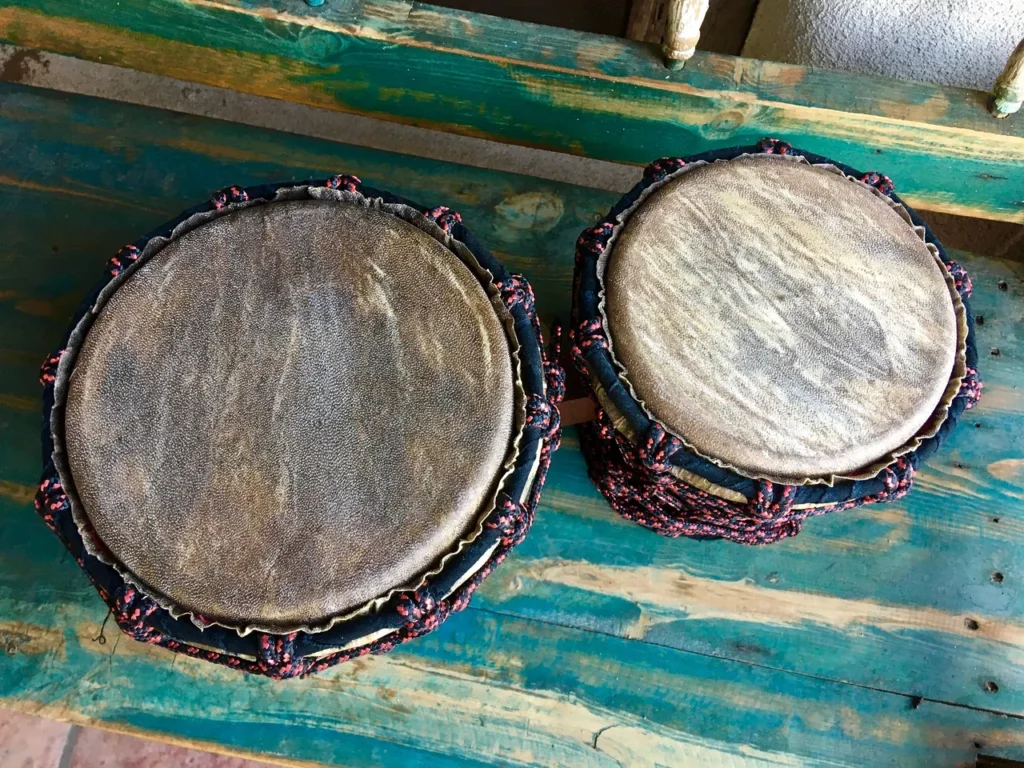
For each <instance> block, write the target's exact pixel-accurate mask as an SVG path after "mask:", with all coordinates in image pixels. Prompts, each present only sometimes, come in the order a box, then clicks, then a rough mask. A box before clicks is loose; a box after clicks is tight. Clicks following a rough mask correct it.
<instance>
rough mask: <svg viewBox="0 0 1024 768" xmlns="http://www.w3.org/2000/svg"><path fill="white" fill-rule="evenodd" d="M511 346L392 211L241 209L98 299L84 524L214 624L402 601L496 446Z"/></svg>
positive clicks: (451, 539)
mask: <svg viewBox="0 0 1024 768" xmlns="http://www.w3.org/2000/svg"><path fill="white" fill-rule="evenodd" d="M513 414H514V394H513V372H512V364H511V353H510V349H509V342H508V340H507V338H506V336H505V332H504V329H503V327H502V325H501V323H500V321H499V319H498V316H497V314H496V312H495V310H494V308H493V307H492V305H491V304H490V303H489V299H488V297H487V296H486V294H485V292H484V290H483V289H482V287H481V286H480V284H479V282H478V280H477V279H476V277H475V276H474V275H473V274H472V273H471V272H470V270H469V269H468V268H467V267H466V266H465V265H464V264H463V263H462V262H461V261H459V259H458V258H457V257H456V256H455V255H454V254H453V253H451V252H450V251H449V250H448V249H446V248H445V247H444V246H442V245H441V244H440V243H439V242H437V241H436V240H435V239H433V238H432V237H430V236H429V235H427V234H426V233H424V232H422V231H420V230H419V229H417V228H415V227H414V226H412V225H410V224H408V223H406V222H405V221H402V220H400V219H398V218H397V217H395V216H393V215H390V214H388V213H385V212H382V211H378V210H369V209H365V208H360V207H355V206H350V205H345V204H338V203H330V202H316V201H304V202H290V203H275V204H273V205H263V206H254V207H250V208H247V209H245V210H243V211H239V212H235V213H232V214H230V215H228V216H225V217H222V218H219V219H216V220H214V221H212V222H209V223H207V224H205V225H202V226H201V227H199V228H197V229H195V230H193V231H192V232H190V233H188V234H186V235H184V236H182V237H181V238H180V239H178V240H175V241H173V242H172V243H170V244H169V245H168V246H167V247H165V248H164V249H163V250H162V251H160V252H159V253H157V254H156V255H155V256H154V257H153V259H151V260H150V261H149V262H147V263H146V264H145V265H143V266H142V267H141V268H140V269H139V270H138V271H137V272H136V274H134V275H133V276H132V277H131V278H130V279H129V280H128V281H127V282H126V283H125V284H124V285H122V286H121V287H120V288H119V289H118V290H117V291H116V292H115V293H114V295H113V296H112V298H111V300H110V301H109V302H108V304H107V305H106V306H105V307H104V308H103V310H102V312H101V314H100V316H99V318H98V319H97V321H96V322H95V324H94V325H93V327H92V328H91V330H90V331H89V334H88V336H87V338H86V341H85V344H84V346H83V348H82V351H81V353H80V355H79V357H78V360H77V363H76V368H75V370H74V373H73V374H72V378H71V384H70V390H69V394H68V401H67V417H66V430H67V432H66V434H67V447H68V456H69V460H70V465H71V469H72V474H73V477H74V478H75V483H76V487H77V491H78V494H79V497H80V499H81V502H82V504H83V506H84V509H85V511H86V513H87V514H88V517H89V519H90V521H91V522H92V524H93V525H94V527H95V529H96V531H97V532H98V534H99V535H100V537H101V538H102V539H103V541H104V543H105V544H106V545H107V546H108V547H109V548H110V549H111V551H112V552H113V554H114V555H115V556H116V557H117V558H118V559H119V560H120V561H121V562H122V563H123V564H124V565H125V566H126V567H127V568H128V569H129V570H130V571H131V572H132V573H133V574H134V575H135V576H136V577H137V578H138V579H139V580H141V581H142V582H143V583H144V584H145V585H147V586H148V587H150V588H151V589H153V590H155V591H157V592H158V593H160V594H162V595H164V596H165V597H168V598H170V599H171V600H172V601H174V602H175V603H177V604H178V605H180V606H182V607H184V608H187V609H189V610H192V611H194V612H196V613H198V614H200V615H203V616H205V617H208V618H221V619H227V620H231V621H235V622H245V623H248V622H253V623H261V624H266V625H278V624H292V623H305V622H313V621H316V620H318V619H321V618H323V617H327V616H330V615H334V614H337V613H339V612H342V611H345V610H347V609H350V608H353V607H357V606H359V605H361V604H362V603H365V602H366V601H367V600H370V599H372V598H374V597H377V596H380V595H381V594H382V593H385V592H386V591H387V590H389V589H391V588H394V587H402V586H407V582H409V581H410V580H412V579H414V578H415V577H418V576H419V575H420V574H421V573H423V572H424V571H425V570H426V569H428V568H429V567H430V566H432V565H434V564H435V561H436V560H437V559H438V558H439V557H440V556H441V555H443V554H445V553H447V552H448V551H449V550H450V549H451V548H452V547H453V546H454V545H455V543H456V542H457V541H458V539H459V538H460V537H461V536H462V535H463V534H464V533H466V532H467V530H468V529H469V528H470V527H471V526H475V524H476V520H477V518H478V516H479V515H480V513H481V512H482V511H483V509H484V505H487V506H488V507H489V504H490V500H491V495H492V494H493V492H494V488H495V485H496V483H497V481H498V478H499V476H500V474H501V472H502V465H503V462H504V460H505V458H506V454H507V452H508V451H509V450H510V442H511V438H512V423H513Z"/></svg>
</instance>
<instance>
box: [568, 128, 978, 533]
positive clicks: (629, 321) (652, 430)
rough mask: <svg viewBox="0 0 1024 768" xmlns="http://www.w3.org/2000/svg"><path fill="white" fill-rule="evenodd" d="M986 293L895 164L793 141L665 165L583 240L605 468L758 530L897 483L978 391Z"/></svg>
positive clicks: (690, 521)
mask: <svg viewBox="0 0 1024 768" xmlns="http://www.w3.org/2000/svg"><path fill="white" fill-rule="evenodd" d="M970 291H971V283H970V279H969V278H968V276H967V275H966V273H965V272H964V270H963V269H962V268H961V267H960V266H959V265H958V264H956V263H955V262H953V261H951V260H950V259H949V258H948V257H947V256H946V253H945V252H944V251H943V249H942V246H941V245H940V244H939V243H938V242H937V241H936V240H935V238H934V237H933V236H932V234H931V232H930V231H929V229H928V227H927V226H926V225H925V224H924V222H923V221H921V219H920V218H919V217H918V216H917V214H916V213H914V211H912V210H911V209H910V208H908V207H907V206H906V205H905V204H903V203H902V202H901V201H900V199H899V197H897V196H896V195H895V194H894V192H893V185H892V182H891V181H890V180H889V179H888V178H886V177H885V176H882V175H880V174H877V173H867V174H865V173H860V172H858V171H854V170H853V169H851V168H848V167H847V166H844V165H842V164H840V163H836V162H833V161H831V160H828V159H826V158H823V157H818V156H815V155H811V154H809V153H806V152H800V151H797V150H794V149H793V148H792V147H790V146H789V145H788V144H785V143H783V142H781V141H778V140H765V141H763V142H761V144H760V145H759V146H757V147H750V148H744V149H732V150H725V151H719V152H714V153H710V154H706V155H702V156H699V157H694V158H688V159H676V158H672V159H665V160H660V161H658V162H656V163H654V164H653V165H651V166H650V167H648V168H647V170H646V172H645V173H644V177H643V180H642V181H641V182H640V183H639V184H638V185H637V186H636V187H635V188H634V189H633V190H632V192H630V193H629V194H628V195H627V196H626V197H625V198H624V199H623V200H622V201H620V202H619V204H618V205H616V206H615V207H614V208H613V209H612V211H611V213H609V215H608V216H607V217H606V218H605V219H604V220H603V221H601V222H600V223H599V224H598V225H597V226H596V227H593V228H591V229H588V230H586V231H585V232H584V233H583V234H582V235H581V236H580V238H579V241H578V243H577V250H576V274H575V283H574V296H573V328H572V330H571V334H572V340H573V346H572V353H573V357H574V360H575V362H576V365H577V367H578V368H579V369H580V371H581V373H582V376H583V379H584V381H585V383H586V384H587V385H588V387H589V390H590V392H591V394H592V395H593V397H594V399H595V401H596V404H597V412H598V418H597V420H596V421H593V422H590V423H589V424H586V425H583V426H582V427H581V435H580V442H581V446H582V450H583V453H584V454H585V456H586V459H587V463H588V466H589V470H590V476H591V478H592V480H593V481H594V483H595V484H596V485H597V487H598V488H599V489H600V490H601V492H602V493H603V494H604V496H605V497H606V498H607V499H608V501H609V502H610V504H611V506H612V507H613V508H614V509H615V510H617V511H618V512H619V513H620V514H622V515H623V516H625V517H626V518H628V519H630V520H633V521H635V522H638V523H641V524H642V525H645V526H647V527H649V528H652V529H653V530H655V531H657V532H659V533H662V534H665V535H668V536H680V535H685V536H693V537H697V538H726V539H732V540H734V541H738V542H742V543H746V544H766V543H769V542H774V541H777V540H779V539H782V538H785V537H787V536H792V535H794V534H796V533H798V532H799V530H800V527H801V524H802V521H803V520H804V519H805V518H807V517H809V516H812V515H820V514H823V513H825V512H833V511H837V510H844V509H850V508H852V507H856V506H859V505H861V504H867V503H871V502H877V501H887V500H891V499H896V498H899V497H901V496H902V495H903V494H905V493H906V492H907V491H908V490H909V489H910V486H911V483H912V481H913V477H914V471H915V469H916V468H917V467H918V466H919V464H920V463H921V461H923V460H924V459H925V458H927V457H928V456H929V455H930V454H931V453H933V452H934V451H935V450H936V448H938V446H939V444H940V443H941V442H942V440H943V438H945V437H946V436H947V435H948V434H949V432H950V430H952V429H953V427H954V426H955V425H956V421H957V419H958V417H959V416H960V414H961V413H962V412H963V411H964V409H965V408H970V407H971V406H972V405H974V403H975V402H976V401H977V399H978V395H979V393H980V389H981V385H980V383H979V380H978V372H977V353H976V350H975V345H974V321H973V319H972V316H971V312H970V309H969V307H968V304H967V298H968V296H969V295H970Z"/></svg>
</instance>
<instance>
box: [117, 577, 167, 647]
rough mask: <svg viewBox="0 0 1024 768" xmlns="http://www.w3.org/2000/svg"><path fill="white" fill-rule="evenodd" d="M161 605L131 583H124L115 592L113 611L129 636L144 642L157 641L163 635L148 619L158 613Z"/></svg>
mask: <svg viewBox="0 0 1024 768" xmlns="http://www.w3.org/2000/svg"><path fill="white" fill-rule="evenodd" d="M159 607H160V606H158V605H157V604H156V601H155V600H153V599H152V598H151V597H148V596H147V595H144V594H142V592H140V591H139V590H138V589H136V588H135V587H133V586H132V585H130V584H123V585H122V586H121V587H120V588H119V589H118V590H117V592H116V593H115V594H114V606H113V608H112V609H111V611H112V613H113V616H114V620H115V621H116V622H117V626H119V627H120V628H121V630H122V631H123V632H124V633H125V634H127V635H128V636H129V637H131V638H132V639H134V640H138V641H139V642H143V643H156V642H159V641H160V640H161V639H162V637H163V636H162V635H161V634H160V632H159V631H158V630H157V629H156V628H155V627H152V626H150V625H149V624H148V623H147V621H146V620H147V619H148V618H149V617H150V616H152V615H153V614H154V613H156V611H157V609H158V608H159Z"/></svg>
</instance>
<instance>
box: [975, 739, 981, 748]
mask: <svg viewBox="0 0 1024 768" xmlns="http://www.w3.org/2000/svg"><path fill="white" fill-rule="evenodd" d="M974 748H975V749H981V742H980V741H976V742H974Z"/></svg>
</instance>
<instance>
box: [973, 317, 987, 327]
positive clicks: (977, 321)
mask: <svg viewBox="0 0 1024 768" xmlns="http://www.w3.org/2000/svg"><path fill="white" fill-rule="evenodd" d="M974 324H975V325H984V324H985V316H984V315H978V316H977V317H975V318H974Z"/></svg>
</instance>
